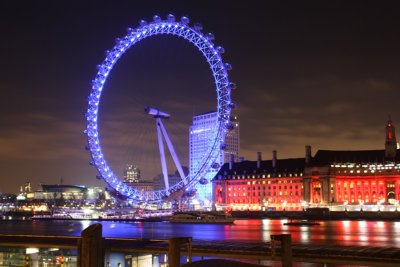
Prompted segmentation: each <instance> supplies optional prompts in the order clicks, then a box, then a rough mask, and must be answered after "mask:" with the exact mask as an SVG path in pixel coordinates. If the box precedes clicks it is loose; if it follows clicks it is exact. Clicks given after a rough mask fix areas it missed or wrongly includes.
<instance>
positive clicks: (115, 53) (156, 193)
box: [84, 15, 235, 202]
mask: <svg viewBox="0 0 400 267" xmlns="http://www.w3.org/2000/svg"><path fill="white" fill-rule="evenodd" d="M157 35H170V36H175V37H178V38H183V39H184V40H186V41H188V42H189V43H190V44H192V45H193V46H194V47H195V48H196V49H197V50H198V51H199V52H200V53H201V54H202V55H203V57H204V58H205V60H206V62H207V64H208V66H209V69H210V70H211V74H212V79H213V81H214V86H215V93H216V94H215V96H216V97H215V99H214V107H215V110H216V120H215V123H214V125H213V127H212V134H211V138H209V141H208V144H207V147H206V153H204V154H203V155H201V157H200V158H201V159H200V160H199V162H197V164H196V166H198V167H196V168H195V169H194V170H191V171H190V172H189V173H188V174H184V172H183V171H182V167H181V166H180V161H179V156H178V155H177V153H176V152H175V149H174V145H173V142H172V141H171V140H170V139H169V137H168V129H167V127H164V124H163V122H162V121H163V120H164V119H168V118H169V114H168V112H169V111H168V110H159V109H158V107H143V108H145V113H146V114H147V115H152V116H154V118H155V119H156V127H157V133H158V147H159V152H160V155H159V157H160V160H159V162H161V165H163V166H162V170H163V177H164V183H165V186H164V189H161V190H152V191H143V190H138V189H136V188H135V187H132V186H128V185H127V184H126V183H124V182H123V181H122V179H121V177H120V176H119V175H118V174H117V172H116V170H114V169H113V168H112V166H110V165H109V164H108V162H109V161H110V159H109V158H108V157H109V156H108V155H107V153H104V152H103V151H104V149H103V146H102V139H101V136H100V135H101V133H100V131H99V128H100V126H101V125H100V124H99V111H100V109H101V105H100V103H101V97H102V92H103V89H104V88H105V87H106V84H107V79H108V77H109V75H110V74H111V71H112V70H113V68H114V67H115V66H116V64H117V62H118V61H119V59H120V58H121V57H122V56H123V55H124V53H125V52H126V51H127V50H128V49H129V48H131V47H132V46H134V45H136V44H137V43H140V42H141V41H143V40H144V39H147V38H149V37H152V36H157ZM213 40H214V36H213V34H211V33H207V34H204V33H203V32H202V26H201V25H200V24H193V25H192V26H191V25H190V21H189V19H188V18H187V17H182V18H181V19H180V20H179V21H176V20H175V17H174V16H173V15H168V16H167V18H166V19H165V20H163V19H161V18H160V17H159V16H154V17H153V20H152V21H151V22H146V21H144V20H141V21H140V25H139V26H138V27H137V28H134V29H132V28H129V29H128V30H127V34H126V35H125V36H123V37H122V38H118V39H117V40H116V44H115V46H114V47H113V48H112V49H111V50H109V51H107V52H106V57H105V59H104V61H103V62H102V63H101V64H100V65H98V72H97V74H96V76H95V78H94V80H93V81H92V87H91V90H90V94H89V96H88V106H87V111H86V114H85V117H86V129H85V131H84V132H85V134H86V136H87V147H86V148H87V150H88V151H89V153H90V156H91V161H90V164H91V165H92V166H94V167H95V168H96V170H97V173H98V175H97V178H98V179H101V180H104V181H105V182H106V183H107V184H108V186H109V187H111V188H112V189H114V190H115V191H117V192H118V193H119V194H121V195H122V196H125V197H127V198H129V199H132V200H133V201H144V202H158V201H162V200H165V199H166V198H168V197H170V196H172V195H173V194H174V193H175V192H178V191H182V190H190V189H192V188H193V187H194V186H195V185H196V184H197V183H198V182H199V181H201V179H202V178H203V177H204V176H205V174H206V173H207V172H208V170H210V169H211V168H214V169H215V168H219V167H220V166H218V164H215V162H216V161H217V158H218V157H219V154H220V151H221V149H223V148H224V140H225V136H226V133H227V132H228V131H229V129H230V126H231V124H230V113H231V109H232V108H233V107H234V106H235V105H234V103H233V101H232V100H231V91H232V89H234V88H235V84H234V83H231V82H230V81H229V80H228V71H229V70H230V69H231V65H230V64H228V63H225V62H223V60H222V53H224V49H223V48H222V47H221V46H215V45H214V43H213ZM133 87H134V85H133ZM215 100H216V101H215ZM143 108H142V110H143ZM156 127H155V128H156ZM155 131H156V129H155ZM163 138H164V140H165V141H166V144H167V147H168V149H169V151H170V153H171V155H172V157H173V159H174V162H175V166H176V168H177V170H178V172H179V175H180V180H179V181H178V182H176V183H174V184H169V182H168V178H167V170H166V167H165V151H163V150H164V145H163V144H161V142H162V139H163ZM163 154H164V155H163ZM163 157H164V159H163ZM163 161H164V163H163Z"/></svg>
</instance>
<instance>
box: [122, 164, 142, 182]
mask: <svg viewBox="0 0 400 267" xmlns="http://www.w3.org/2000/svg"><path fill="white" fill-rule="evenodd" d="M139 181H140V169H139V168H138V167H136V166H134V165H132V164H128V165H127V166H126V168H125V170H124V182H125V183H138V182H139Z"/></svg>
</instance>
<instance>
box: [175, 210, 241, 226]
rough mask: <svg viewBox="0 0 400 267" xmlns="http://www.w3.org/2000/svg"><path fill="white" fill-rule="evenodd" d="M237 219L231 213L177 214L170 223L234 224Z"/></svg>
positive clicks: (193, 212) (191, 212)
mask: <svg viewBox="0 0 400 267" xmlns="http://www.w3.org/2000/svg"><path fill="white" fill-rule="evenodd" d="M234 221H235V218H233V217H232V215H231V214H230V213H225V212H195V211H190V212H176V213H174V214H173V215H172V216H171V218H170V219H169V222H171V223H221V224H230V223H234Z"/></svg>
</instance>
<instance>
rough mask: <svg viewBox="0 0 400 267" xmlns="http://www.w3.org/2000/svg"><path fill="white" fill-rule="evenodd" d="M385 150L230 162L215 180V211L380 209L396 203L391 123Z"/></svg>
mask: <svg viewBox="0 0 400 267" xmlns="http://www.w3.org/2000/svg"><path fill="white" fill-rule="evenodd" d="M384 147H385V149H382V150H358V151H347V150H342V151H338V150H318V151H317V153H316V154H315V155H314V156H312V152H311V146H306V153H305V157H303V158H296V159H279V160H278V159H277V156H276V152H273V156H272V159H271V160H267V161H262V160H261V154H259V156H258V158H257V161H243V162H237V163H234V162H229V163H226V164H224V166H223V167H222V168H221V170H220V171H219V172H218V174H217V175H216V176H215V178H214V180H213V196H214V200H215V202H216V203H217V204H218V205H221V206H229V207H231V208H233V209H244V208H246V209H255V210H259V209H262V208H263V207H266V206H269V207H276V208H278V209H284V208H292V209H300V208H303V207H304V206H305V205H318V206H321V205H322V206H327V205H344V206H346V205H358V206H360V207H362V206H363V205H381V204H391V205H393V206H395V207H397V206H398V205H399V200H400V153H399V150H398V145H397V141H396V135H395V127H394V126H393V123H392V121H391V120H388V122H387V124H386V134H385V146H384Z"/></svg>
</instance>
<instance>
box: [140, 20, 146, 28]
mask: <svg viewBox="0 0 400 267" xmlns="http://www.w3.org/2000/svg"><path fill="white" fill-rule="evenodd" d="M139 24H140V26H142V27H143V26H146V25H147V21H145V20H144V19H142V20H140V21H139Z"/></svg>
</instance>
